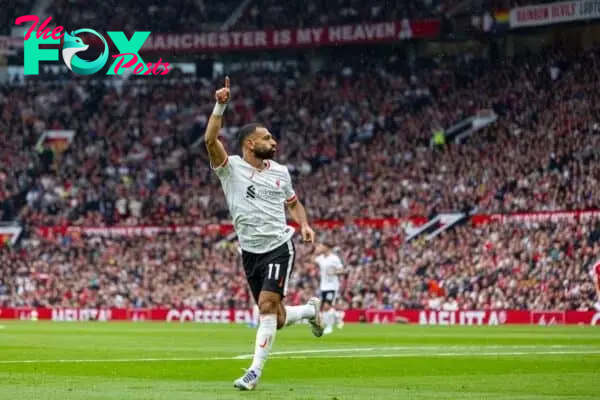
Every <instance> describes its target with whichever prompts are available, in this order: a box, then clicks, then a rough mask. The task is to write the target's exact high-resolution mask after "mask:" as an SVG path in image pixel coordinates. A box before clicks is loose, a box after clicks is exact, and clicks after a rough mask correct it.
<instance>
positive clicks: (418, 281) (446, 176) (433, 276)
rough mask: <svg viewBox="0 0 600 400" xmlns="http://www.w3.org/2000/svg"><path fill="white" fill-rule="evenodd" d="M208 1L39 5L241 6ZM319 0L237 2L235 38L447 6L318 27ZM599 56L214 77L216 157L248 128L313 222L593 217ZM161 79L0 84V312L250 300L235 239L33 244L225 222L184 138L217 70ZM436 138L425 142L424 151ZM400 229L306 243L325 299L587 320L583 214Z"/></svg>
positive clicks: (332, 233) (351, 7)
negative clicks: (326, 287)
mask: <svg viewBox="0 0 600 400" xmlns="http://www.w3.org/2000/svg"><path fill="white" fill-rule="evenodd" d="M199 3H200V5H199ZM223 4H225V6H223V8H218V9H215V8H214V7H212V6H211V5H209V4H205V3H203V2H193V1H186V0H181V1H178V2H175V3H169V4H162V3H160V4H159V3H157V2H150V3H144V5H143V6H142V5H140V4H138V3H134V2H130V1H125V2H119V3H118V5H117V4H115V3H114V2H109V3H103V4H101V5H98V7H97V8H94V10H93V11H92V10H89V11H86V12H83V13H80V12H77V13H73V12H71V11H72V10H74V9H78V10H80V9H82V8H84V7H82V5H83V3H81V2H78V1H76V0H71V1H54V2H52V3H51V5H50V8H49V10H48V13H49V14H52V15H53V16H54V17H55V18H56V19H57V20H60V21H61V23H64V25H65V26H66V27H67V28H68V29H69V26H70V25H73V26H76V27H81V26H86V27H91V28H94V27H96V26H98V27H102V28H103V29H113V28H114V27H116V28H118V29H119V30H126V31H127V30H132V29H133V28H134V27H135V28H136V29H140V28H146V29H150V30H152V31H165V32H166V31H169V32H178V31H183V30H184V29H185V31H188V30H189V27H190V26H193V27H201V26H203V25H202V24H203V23H205V22H207V21H222V20H224V19H226V18H227V17H228V16H229V15H230V14H231V12H233V9H235V8H236V7H237V6H238V5H239V3H238V2H234V1H231V2H225V3H223ZM327 4H328V3H325V2H323V1H316V0H315V1H311V2H309V3H308V4H307V3H306V2H304V3H298V2H295V1H293V2H290V3H289V4H288V6H286V7H285V8H281V7H278V5H277V4H276V3H275V2H272V1H268V0H255V1H252V2H249V4H248V6H247V8H246V12H245V14H244V15H243V16H242V18H241V19H240V20H239V21H238V24H237V25H236V29H250V28H261V29H268V28H274V27H276V28H281V27H290V26H295V27H297V26H311V25H314V24H343V23H349V22H357V21H380V20H382V18H384V17H385V19H401V18H405V17H406V18H416V17H427V16H432V15H437V14H439V13H442V12H443V11H444V10H446V9H448V7H449V6H450V5H454V3H444V5H442V6H440V5H439V4H437V3H428V6H425V3H420V2H417V3H415V2H411V4H410V7H407V3H403V2H398V3H394V5H393V6H389V4H387V3H383V2H380V3H378V2H374V3H370V6H369V7H368V8H367V7H364V6H363V5H362V3H359V2H353V1H340V2H338V5H339V9H342V10H345V11H344V12H341V13H339V12H335V13H333V12H329V8H328V7H326V6H327ZM494 4H496V3H494ZM202 5H203V6H202ZM490 7H491V6H490ZM383 8H385V14H384V13H383V11H382V9H383ZM11 18H12V17H11ZM63 21H64V22H63ZM140 21H147V25H146V26H143V25H140ZM599 57H600V53H599V50H598V49H597V48H593V49H591V50H586V51H584V52H577V51H575V50H570V49H568V48H566V47H564V46H563V47H558V48H549V49H547V50H546V51H545V52H543V53H539V54H536V55H534V54H527V55H523V56H518V57H515V58H513V59H505V60H503V61H502V62H495V63H493V64H490V63H486V62H483V61H480V60H477V59H474V60H471V61H470V62H468V63H462V64H460V65H453V66H449V65H442V64H441V63H440V64H432V63H430V65H429V66H427V67H422V68H417V69H416V70H415V71H413V72H412V73H408V74H406V73H404V74H397V73H395V72H396V71H394V72H393V73H392V72H390V70H389V69H386V68H381V66H380V65H378V64H377V63H376V62H371V61H373V60H370V59H368V57H363V59H362V60H361V62H360V63H359V65H356V64H355V65H353V66H352V68H343V65H342V68H337V66H336V67H335V68H334V67H332V68H331V70H332V71H331V72H323V73H319V74H316V75H301V74H297V75H296V76H295V77H293V78H292V77H290V76H285V75H283V74H274V73H271V74H256V73H254V72H253V73H252V74H250V73H249V72H247V71H243V70H242V71H240V72H237V73H233V74H231V78H232V82H233V85H234V91H233V99H234V100H233V103H232V104H231V105H230V106H229V110H228V112H227V114H226V127H225V128H224V129H223V132H222V140H223V142H224V143H225V144H226V147H227V148H228V149H229V150H230V151H232V152H235V140H234V137H235V132H236V127H239V126H241V125H242V124H244V123H247V122H249V121H254V120H259V121H263V122H264V123H265V124H267V127H268V128H269V129H270V130H272V131H273V132H274V133H275V134H276V136H277V139H278V142H279V146H278V150H279V154H278V156H277V159H278V160H279V161H281V162H282V163H284V164H286V165H287V166H288V168H289V169H290V171H291V173H292V174H293V177H294V182H295V187H296V190H297V192H298V193H299V196H300V198H301V199H302V201H303V202H304V203H305V205H306V207H307V209H308V211H309V213H310V218H311V219H312V220H342V221H346V220H350V219H352V218H407V217H411V216H423V217H425V218H428V217H432V216H435V215H437V214H439V213H445V212H449V213H453V212H459V211H460V212H477V213H479V214H491V213H509V212H517V211H527V212H532V211H552V210H563V211H564V210H583V209H597V208H598V204H600V182H599V179H600V165H599V161H600V160H599V154H598V149H600V125H599V124H600V122H599V117H600V115H599V111H600V109H599V106H598V104H600V102H599V100H600V99H599V98H598V96H599V95H598V90H597V87H598V84H599V83H600V82H599V69H598V68H597V66H598V63H599V61H600V59H599ZM176 77H177V78H178V79H167V78H164V79H153V80H152V81H149V80H137V79H128V80H115V81H114V82H113V84H112V85H107V84H96V83H94V84H93V83H92V81H91V80H88V79H85V78H73V77H72V76H69V75H64V74H54V73H52V72H49V71H45V72H44V73H43V74H42V75H41V76H40V77H35V78H31V79H28V80H27V81H24V82H23V81H15V82H11V83H9V84H7V85H4V86H2V87H1V90H0V115H1V116H2V119H1V121H0V140H1V141H2V143H3V146H2V148H1V149H0V155H1V157H2V164H1V168H0V202H1V204H2V208H1V212H2V215H1V217H2V219H3V220H5V221H10V220H16V221H18V222H19V223H21V224H22V225H23V226H24V227H25V234H24V235H23V240H22V243H21V244H20V246H19V247H17V248H3V249H2V250H0V265H2V266H3V268H0V305H4V306H45V305H47V306H59V305H62V306H74V305H78V306H117V307H126V306H132V307H148V306H155V305H169V306H173V307H177V306H182V305H189V306H197V307H207V308H210V307H216V308H223V307H229V306H235V307H240V308H243V307H247V306H249V305H250V299H249V297H248V291H247V288H246V284H245V281H244V278H243V275H242V274H241V270H240V268H239V260H238V257H237V253H236V251H235V247H234V246H233V245H232V244H231V243H230V242H229V240H228V239H227V237H226V235H224V234H222V233H218V232H213V233H211V234H202V235H199V234H189V233H188V234H175V235H163V236H159V237H158V238H155V239H154V240H150V239H148V238H147V237H137V238H135V237H133V238H131V237H130V238H127V239H124V238H118V239H116V238H112V239H110V238H105V237H104V238H103V237H101V236H99V235H91V236H88V235H83V236H81V235H77V234H74V233H72V232H71V233H68V234H64V235H63V234H61V235H58V236H53V235H50V236H48V235H42V234H39V232H38V230H37V228H40V227H64V226H67V225H71V226H98V227H104V226H123V225H125V226H183V225H186V226H192V225H204V224H208V223H212V224H219V223H223V222H227V220H228V218H229V217H228V212H227V209H226V206H225V202H224V198H223V196H222V192H221V190H220V187H219V186H218V181H217V179H216V177H215V176H214V174H213V173H212V172H211V171H210V169H209V167H208V161H207V158H206V154H205V151H204V149H203V143H202V141H201V135H202V132H203V131H204V128H205V124H206V117H207V115H208V114H209V113H210V110H211V109H212V104H213V93H214V89H215V88H216V87H217V85H218V82H220V81H221V79H222V77H220V76H219V77H215V79H214V80H208V79H201V78H191V77H186V76H184V75H183V74H179V73H178V75H176ZM465 121H467V122H468V123H466V124H465ZM481 121H483V122H481ZM476 122H481V124H480V125H477V124H476ZM47 130H66V131H69V130H73V131H76V132H77V133H76V134H75V135H74V137H73V140H72V142H71V143H70V144H69V146H68V147H66V149H65V150H64V151H57V152H55V151H53V150H52V147H51V146H50V145H48V144H44V142H41V145H40V144H39V142H38V140H39V139H40V137H41V136H42V134H43V133H44V132H45V131H47ZM439 131H443V132H444V133H445V135H444V143H443V144H441V145H439V144H435V142H434V141H433V140H432V139H433V138H434V136H435V135H434V134H435V133H436V132H439ZM405 228H406V227H405V226H404V225H392V226H390V227H386V228H367V227H361V228H358V227H354V226H352V225H351V224H348V225H347V226H345V227H343V228H336V229H333V230H322V231H319V234H320V235H323V236H324V237H327V238H329V239H330V240H331V241H333V242H334V243H335V244H336V246H337V247H338V248H339V251H340V252H341V253H342V255H343V258H344V260H345V261H346V263H347V266H348V274H347V275H346V276H345V278H344V280H343V290H342V296H341V302H342V303H341V306H344V307H358V308H430V309H439V308H444V307H446V308H452V307H454V308H461V309H477V308H478V309H486V308H495V309H502V308H510V309H548V310H549V309H558V310H562V309H581V310H585V309H593V308H594V307H595V305H594V296H595V288H594V282H593V281H592V277H591V276H590V274H589V272H590V271H589V270H588V269H589V266H590V263H591V262H592V260H593V259H594V257H596V256H597V255H598V254H600V247H599V246H600V245H599V240H600V225H598V222H597V221H596V220H586V221H578V222H577V223H560V224H559V223H557V222H556V221H552V220H549V221H546V222H539V223H531V222H530V223H527V224H525V223H514V224H500V223H489V224H484V225H477V226H471V225H470V224H466V225H462V226H458V227H455V228H454V229H453V230H449V231H447V232H445V233H443V234H442V235H439V236H437V237H435V238H434V239H433V240H431V241H429V242H426V241H423V240H422V238H420V237H418V238H417V239H416V240H413V241H410V242H406V241H405V239H406V236H407V232H406V230H405ZM309 251H310V246H303V247H301V248H300V249H299V252H300V254H299V255H298V258H299V260H300V263H299V264H300V265H299V270H298V273H297V274H296V275H295V278H294V279H295V281H294V282H293V288H292V291H291V293H290V302H292V303H295V304H298V303H300V302H302V301H305V300H306V299H307V298H308V297H309V296H311V295H314V293H315V292H316V291H317V287H316V286H315V284H316V276H317V275H316V273H317V272H316V270H315V267H314V265H312V264H311V263H310V262H309V254H308V252H309Z"/></svg>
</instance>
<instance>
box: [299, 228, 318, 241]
mask: <svg viewBox="0 0 600 400" xmlns="http://www.w3.org/2000/svg"><path fill="white" fill-rule="evenodd" d="M300 233H301V234H302V241H303V242H304V243H314V241H315V231H313V230H312V228H311V227H310V226H308V225H304V226H302V227H300Z"/></svg>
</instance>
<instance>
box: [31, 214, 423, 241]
mask: <svg viewBox="0 0 600 400" xmlns="http://www.w3.org/2000/svg"><path fill="white" fill-rule="evenodd" d="M407 222H408V223H409V224H410V225H411V226H420V225H423V224H424V223H426V222H427V218H426V217H412V218H410V219H408V221H407V220H406V219H404V220H403V219H400V218H357V219H353V220H345V221H342V220H317V221H313V222H312V223H311V224H312V225H313V226H314V227H316V228H319V229H337V228H342V227H345V226H349V225H354V226H360V227H369V228H386V227H390V226H398V225H401V224H406V223H407ZM290 226H293V227H295V228H297V227H298V225H297V224H296V223H293V222H290ZM35 230H36V233H37V234H38V235H39V236H41V237H43V238H46V239H50V238H52V237H55V236H56V235H61V236H65V235H71V234H75V235H78V234H79V235H80V234H85V235H93V236H103V237H121V236H147V237H151V236H156V235H159V234H165V233H170V234H198V235H203V234H209V233H219V234H221V235H223V236H225V235H228V234H230V233H232V232H233V225H231V224H208V225H197V226H184V225H176V226H151V225H145V226H144V225H142V226H110V227H94V226H85V227H83V226H40V227H36V228H35Z"/></svg>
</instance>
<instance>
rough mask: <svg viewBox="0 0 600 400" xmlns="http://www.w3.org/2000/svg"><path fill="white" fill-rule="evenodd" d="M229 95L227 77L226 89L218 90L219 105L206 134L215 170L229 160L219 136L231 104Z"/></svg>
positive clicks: (226, 78) (206, 141)
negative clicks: (224, 116) (224, 114)
mask: <svg viewBox="0 0 600 400" xmlns="http://www.w3.org/2000/svg"><path fill="white" fill-rule="evenodd" d="M229 93H230V91H229V77H225V87H223V88H221V89H219V90H217V92H216V93H215V98H216V100H217V103H216V104H215V108H214V109H213V112H212V115H211V116H210V118H209V120H208V124H207V125H206V132H205V133H204V143H205V144H206V149H207V150H208V157H209V158H210V164H211V166H212V167H213V168H216V167H219V166H221V165H223V163H224V162H225V160H227V152H226V151H225V148H224V147H223V144H222V143H221V141H220V140H219V138H218V136H219V131H220V130H221V126H223V113H224V112H225V108H227V103H229Z"/></svg>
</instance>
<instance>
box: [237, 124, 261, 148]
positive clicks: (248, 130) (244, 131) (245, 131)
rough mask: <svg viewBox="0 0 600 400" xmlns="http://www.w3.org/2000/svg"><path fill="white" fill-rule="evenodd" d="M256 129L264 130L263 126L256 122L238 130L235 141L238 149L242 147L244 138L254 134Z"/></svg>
mask: <svg viewBox="0 0 600 400" xmlns="http://www.w3.org/2000/svg"><path fill="white" fill-rule="evenodd" d="M258 128H264V125H263V124H260V123H258V122H252V123H250V124H246V125H244V126H242V127H241V128H240V130H239V131H238V133H237V141H238V146H239V147H240V149H242V148H243V147H244V141H245V140H246V138H247V137H248V136H250V135H252V134H253V133H254V132H256V130H257V129H258Z"/></svg>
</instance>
